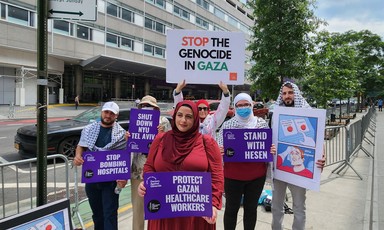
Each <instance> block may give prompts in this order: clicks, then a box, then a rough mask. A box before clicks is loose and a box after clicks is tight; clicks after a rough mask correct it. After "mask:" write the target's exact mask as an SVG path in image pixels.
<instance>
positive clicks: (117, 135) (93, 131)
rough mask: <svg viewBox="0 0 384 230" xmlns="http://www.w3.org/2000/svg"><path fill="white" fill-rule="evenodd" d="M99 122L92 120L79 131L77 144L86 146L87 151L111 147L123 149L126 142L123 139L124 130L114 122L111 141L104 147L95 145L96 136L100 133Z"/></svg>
mask: <svg viewBox="0 0 384 230" xmlns="http://www.w3.org/2000/svg"><path fill="white" fill-rule="evenodd" d="M100 126H101V122H100V121H98V122H93V123H91V124H89V125H87V126H86V127H85V128H84V129H83V131H82V132H81V137H80V141H79V144H78V145H80V146H81V147H85V148H88V150H89V151H92V152H94V151H105V150H112V149H125V148H126V146H127V142H126V140H125V137H124V136H125V130H124V129H123V128H122V127H121V126H120V125H119V124H118V123H116V122H115V123H114V124H113V127H112V137H111V142H110V143H108V144H107V145H106V146H104V147H97V146H95V143H96V140H97V137H98V136H99V133H100Z"/></svg>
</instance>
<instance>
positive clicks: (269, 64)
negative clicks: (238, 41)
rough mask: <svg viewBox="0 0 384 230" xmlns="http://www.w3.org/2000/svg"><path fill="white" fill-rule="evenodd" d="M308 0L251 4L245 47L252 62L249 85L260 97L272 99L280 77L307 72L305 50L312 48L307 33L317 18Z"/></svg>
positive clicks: (313, 28)
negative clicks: (251, 18) (249, 37)
mask: <svg viewBox="0 0 384 230" xmlns="http://www.w3.org/2000/svg"><path fill="white" fill-rule="evenodd" d="M311 5H313V2H312V1H308V0H305V1H303V0H290V1H286V0H258V1H254V2H252V3H251V7H252V8H253V10H254V11H253V16H254V17H255V18H256V24H255V26H254V27H253V28H252V30H253V37H252V41H251V43H250V44H249V46H248V49H249V50H251V51H252V58H251V59H252V61H254V62H255V65H254V66H253V67H252V68H251V70H250V71H249V76H250V80H251V81H252V82H253V88H255V89H261V90H262V96H263V97H269V98H276V97H277V94H278V91H279V88H280V85H281V83H282V81H283V80H284V77H287V78H291V79H292V78H294V79H300V78H303V77H305V76H306V75H307V73H308V72H309V71H308V53H309V52H310V51H312V50H313V46H312V43H311V40H310V38H309V34H310V33H315V30H316V29H317V28H318V25H319V23H320V21H319V20H318V19H317V18H316V17H315V16H314V14H313V11H312V10H310V9H309V7H310V6H311Z"/></svg>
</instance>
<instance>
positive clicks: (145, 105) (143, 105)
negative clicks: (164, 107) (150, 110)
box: [141, 104, 154, 107]
mask: <svg viewBox="0 0 384 230" xmlns="http://www.w3.org/2000/svg"><path fill="white" fill-rule="evenodd" d="M141 107H154V106H153V105H150V104H141Z"/></svg>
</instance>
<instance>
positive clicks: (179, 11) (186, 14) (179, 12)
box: [173, 6, 189, 20]
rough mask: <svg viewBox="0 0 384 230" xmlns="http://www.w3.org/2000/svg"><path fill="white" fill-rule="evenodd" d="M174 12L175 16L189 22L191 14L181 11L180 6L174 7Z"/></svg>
mask: <svg viewBox="0 0 384 230" xmlns="http://www.w3.org/2000/svg"><path fill="white" fill-rule="evenodd" d="M173 12H174V13H175V14H177V15H179V16H180V17H182V18H185V19H188V20H189V13H188V11H185V10H183V9H181V8H180V7H178V6H173Z"/></svg>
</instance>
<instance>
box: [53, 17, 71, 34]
mask: <svg viewBox="0 0 384 230" xmlns="http://www.w3.org/2000/svg"><path fill="white" fill-rule="evenodd" d="M69 26H70V24H69V22H66V21H62V20H53V31H54V32H56V33H59V34H65V35H70V27H69Z"/></svg>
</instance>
